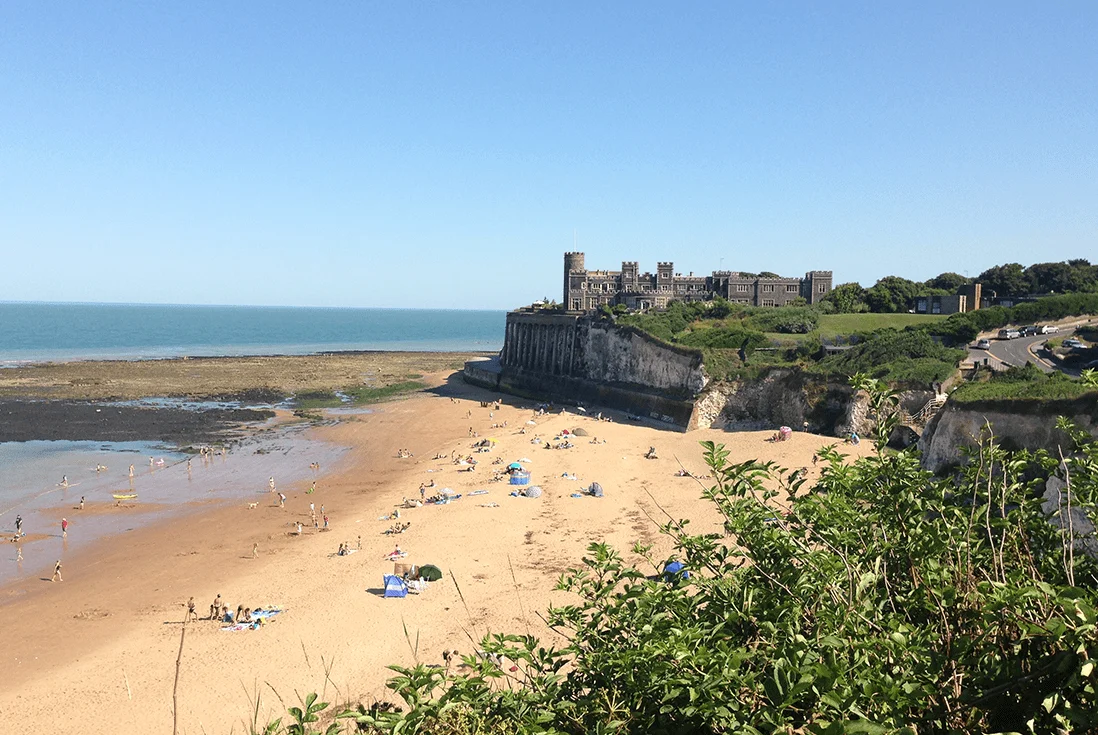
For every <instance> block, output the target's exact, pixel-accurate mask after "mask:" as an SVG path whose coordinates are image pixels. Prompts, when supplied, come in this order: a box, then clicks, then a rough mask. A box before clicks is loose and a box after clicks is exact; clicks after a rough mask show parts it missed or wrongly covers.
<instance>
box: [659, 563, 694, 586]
mask: <svg viewBox="0 0 1098 735" xmlns="http://www.w3.org/2000/svg"><path fill="white" fill-rule="evenodd" d="M662 576H663V581H664V582H670V583H673V584H674V583H678V582H681V581H683V580H686V579H690V572H688V571H686V565H685V564H683V563H682V562H681V561H669V562H667V563H666V564H664V565H663V575H662Z"/></svg>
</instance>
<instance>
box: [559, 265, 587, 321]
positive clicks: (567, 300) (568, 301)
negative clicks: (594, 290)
mask: <svg viewBox="0 0 1098 735" xmlns="http://www.w3.org/2000/svg"><path fill="white" fill-rule="evenodd" d="M572 271H582V272H583V273H584V274H586V272H587V267H586V265H584V258H583V253H565V254H564V308H565V310H571V309H572V308H573V307H572V299H573V295H572V291H573V289H572V279H571V277H570V276H571V274H572ZM585 277H586V276H585ZM575 290H576V291H577V292H578V291H579V288H578V286H577V288H576V289H575ZM574 298H580V299H582V298H583V296H582V295H581V294H579V293H577V294H576V295H575V297H574ZM581 303H582V302H581ZM580 308H581V309H582V308H583V306H582V305H581V306H580Z"/></svg>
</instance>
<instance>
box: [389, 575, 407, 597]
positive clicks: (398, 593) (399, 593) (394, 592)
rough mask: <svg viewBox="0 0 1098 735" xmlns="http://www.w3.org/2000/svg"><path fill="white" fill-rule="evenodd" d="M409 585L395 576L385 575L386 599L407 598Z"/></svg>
mask: <svg viewBox="0 0 1098 735" xmlns="http://www.w3.org/2000/svg"><path fill="white" fill-rule="evenodd" d="M407 596H408V585H407V584H406V583H405V581H404V580H403V579H401V578H400V577H398V576H396V575H395V574H386V575H385V597H407Z"/></svg>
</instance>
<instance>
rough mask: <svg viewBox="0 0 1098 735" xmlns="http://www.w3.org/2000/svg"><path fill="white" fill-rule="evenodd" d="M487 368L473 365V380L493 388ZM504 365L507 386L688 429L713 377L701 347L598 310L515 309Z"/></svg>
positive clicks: (469, 371)
mask: <svg viewBox="0 0 1098 735" xmlns="http://www.w3.org/2000/svg"><path fill="white" fill-rule="evenodd" d="M485 369H486V367H485V366H484V365H481V364H479V363H469V364H468V365H467V368H466V379H467V380H468V381H469V382H471V383H474V384H476V385H480V386H482V387H490V386H491V384H492V380H493V376H491V375H488V374H486V373H485V372H484V371H485ZM498 371H499V375H498V378H497V379H495V384H496V385H497V386H498V388H499V390H503V391H506V392H509V393H514V394H516V395H522V396H526V397H530V398H541V399H552V400H563V401H571V402H585V403H589V404H592V405H601V406H606V407H609V408H617V409H619V410H623V411H628V412H630V413H633V414H638V415H641V416H644V417H646V418H654V419H658V420H661V421H665V422H668V423H672V424H675V425H677V426H680V427H685V426H686V425H687V423H688V422H689V420H690V415H691V413H692V411H693V399H694V397H695V395H696V394H697V393H698V392H699V391H701V390H702V389H703V388H704V387H705V385H706V382H707V380H708V379H707V378H706V376H705V372H704V370H703V368H702V357H701V353H700V352H698V351H697V350H692V349H687V348H681V347H676V346H674V345H665V344H663V343H662V342H659V341H658V340H656V339H654V338H652V337H650V336H649V335H647V334H645V333H644V332H641V331H640V330H637V329H633V328H631V327H621V326H618V325H616V324H614V323H613V322H610V321H608V320H603V319H600V318H598V317H596V316H594V315H586V316H585V315H578V314H563V313H559V312H549V311H515V312H511V313H510V314H508V315H507V329H506V338H505V341H504V346H503V350H502V351H501V352H500V359H499V368H498Z"/></svg>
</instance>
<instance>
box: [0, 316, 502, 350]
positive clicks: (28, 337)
mask: <svg viewBox="0 0 1098 735" xmlns="http://www.w3.org/2000/svg"><path fill="white" fill-rule="evenodd" d="M505 315H506V313H505V312H503V311H458V310H441V309H335V308H331V309H327V308H297V307H260V306H161V305H153V304H48V303H0V365H4V366H11V365H17V364H20V363H25V362H37V361H46V360H51V361H62V360H78V359H142V358H164V357H178V356H181V355H189V356H199V355H202V356H222V355H265V354H292V355H300V354H309V353H313V352H324V351H338V350H414V351H431V352H435V351H437V352H450V351H453V352H464V351H495V350H498V349H500V347H502V346H503V330H504V319H505Z"/></svg>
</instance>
